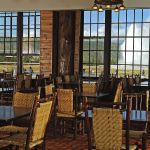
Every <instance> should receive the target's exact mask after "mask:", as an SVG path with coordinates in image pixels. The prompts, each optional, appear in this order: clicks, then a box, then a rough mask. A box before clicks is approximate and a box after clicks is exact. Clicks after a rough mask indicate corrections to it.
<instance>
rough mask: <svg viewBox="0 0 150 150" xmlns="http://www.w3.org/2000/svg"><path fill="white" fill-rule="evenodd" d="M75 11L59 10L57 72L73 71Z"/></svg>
mask: <svg viewBox="0 0 150 150" xmlns="http://www.w3.org/2000/svg"><path fill="white" fill-rule="evenodd" d="M74 44H75V11H60V12H59V25H58V74H73V73H74Z"/></svg>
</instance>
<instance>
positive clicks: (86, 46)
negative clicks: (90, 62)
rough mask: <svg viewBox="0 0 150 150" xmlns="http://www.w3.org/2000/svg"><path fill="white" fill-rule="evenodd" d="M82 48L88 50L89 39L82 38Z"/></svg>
mask: <svg viewBox="0 0 150 150" xmlns="http://www.w3.org/2000/svg"><path fill="white" fill-rule="evenodd" d="M83 50H89V39H84V40H83Z"/></svg>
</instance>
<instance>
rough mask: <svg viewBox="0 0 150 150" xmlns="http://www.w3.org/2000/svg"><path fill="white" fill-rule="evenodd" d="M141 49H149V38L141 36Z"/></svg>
mask: <svg viewBox="0 0 150 150" xmlns="http://www.w3.org/2000/svg"><path fill="white" fill-rule="evenodd" d="M142 50H143V51H149V38H142Z"/></svg>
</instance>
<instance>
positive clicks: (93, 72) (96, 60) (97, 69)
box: [83, 11, 105, 77]
mask: <svg viewBox="0 0 150 150" xmlns="http://www.w3.org/2000/svg"><path fill="white" fill-rule="evenodd" d="M104 36H105V12H103V13H99V12H97V11H84V36H83V76H85V77H97V76H99V75H100V74H101V73H103V64H104V63H103V61H104V59H103V58H104V57H103V56H104Z"/></svg>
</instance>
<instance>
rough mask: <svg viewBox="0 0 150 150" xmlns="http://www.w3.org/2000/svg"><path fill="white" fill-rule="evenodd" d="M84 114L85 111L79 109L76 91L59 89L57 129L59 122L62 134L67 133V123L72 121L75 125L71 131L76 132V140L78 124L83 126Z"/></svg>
mask: <svg viewBox="0 0 150 150" xmlns="http://www.w3.org/2000/svg"><path fill="white" fill-rule="evenodd" d="M82 113H83V110H79V109H78V104H77V93H76V90H72V89H57V112H56V119H55V127H56V125H57V123H58V121H59V123H60V131H61V133H62V134H63V133H64V132H65V130H67V129H66V127H67V126H65V123H66V124H67V122H69V121H71V122H72V123H73V127H71V130H73V131H74V138H76V136H77V124H78V122H79V124H80V125H81V126H82V120H81V115H82Z"/></svg>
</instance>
